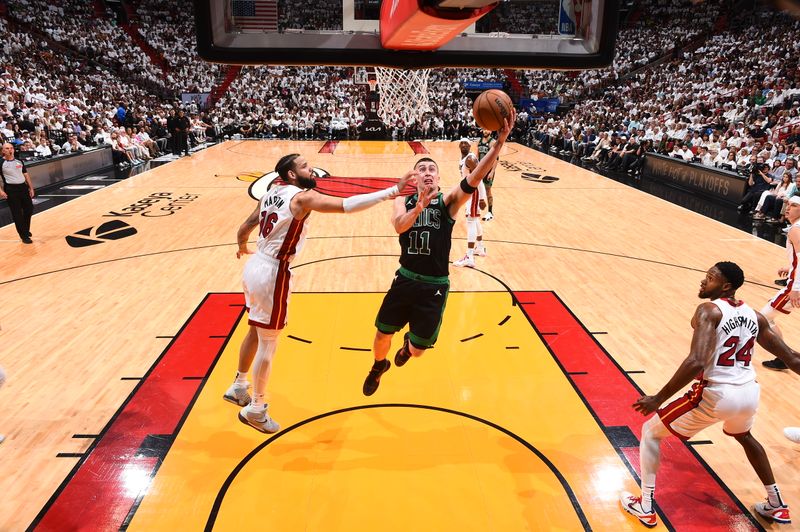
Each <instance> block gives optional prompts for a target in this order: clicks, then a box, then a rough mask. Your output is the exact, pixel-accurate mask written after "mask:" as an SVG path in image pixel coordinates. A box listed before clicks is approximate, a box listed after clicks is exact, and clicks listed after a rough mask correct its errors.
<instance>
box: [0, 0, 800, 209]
mask: <svg viewBox="0 0 800 532" xmlns="http://www.w3.org/2000/svg"><path fill="white" fill-rule="evenodd" d="M65 4H68V5H65ZM65 4H59V5H57V6H51V5H49V4H47V3H45V2H44V1H43V0H12V1H11V5H10V8H11V10H12V11H13V19H12V20H17V21H19V22H21V24H19V25H14V24H9V23H8V22H6V21H5V20H4V19H0V33H1V34H2V35H3V36H4V39H3V42H2V48H1V49H0V62H1V63H2V65H3V68H2V71H0V135H2V136H3V137H4V138H8V139H13V141H14V142H15V143H16V144H17V145H18V146H19V148H20V149H21V150H22V151H24V152H28V153H33V154H36V155H38V156H48V155H55V154H61V153H71V152H74V151H79V150H81V149H90V148H91V147H93V146H102V145H111V146H112V148H113V149H114V153H115V158H116V160H117V161H118V162H119V163H120V164H122V165H126V164H138V163H139V162H141V161H144V160H147V159H149V158H152V157H155V156H157V155H158V154H160V153H163V152H165V151H169V149H170V147H171V148H172V150H173V151H175V150H176V149H177V148H180V146H177V143H176V142H175V141H174V139H175V138H176V137H177V138H183V137H182V136H183V135H184V134H185V135H186V136H188V137H189V138H191V139H193V142H202V141H203V140H205V137H206V136H213V137H217V138H223V137H224V136H241V137H265V138H286V139H288V138H293V139H319V138H324V139H328V138H342V139H345V138H356V137H357V136H358V135H359V129H358V128H359V125H360V124H361V123H362V122H364V120H365V118H366V114H367V110H366V97H365V93H366V92H367V91H369V88H368V87H367V86H366V85H363V84H359V83H356V79H357V76H355V73H356V71H355V69H354V68H346V67H276V66H261V67H245V68H243V69H242V71H241V72H240V74H239V75H238V77H237V78H236V80H235V81H234V82H233V84H232V85H231V86H230V87H229V89H228V91H227V92H226V94H224V95H223V96H222V97H221V98H220V99H219V100H218V101H217V102H216V105H215V106H214V107H213V108H211V109H208V110H206V111H203V110H201V109H198V108H195V106H194V105H189V106H186V110H187V111H188V112H189V116H188V117H186V119H187V124H188V125H187V127H186V128H183V127H180V128H177V127H176V126H175V124H176V120H177V115H178V114H180V113H178V112H177V111H176V109H177V108H178V107H180V105H179V104H177V103H176V101H175V98H174V97H172V98H164V96H163V94H161V93H159V92H158V91H156V90H153V83H152V82H154V81H156V80H160V81H161V82H165V83H166V85H168V86H169V87H170V88H171V89H172V90H173V91H175V92H182V91H186V92H195V91H196V92H208V91H209V90H210V89H211V87H212V86H214V85H216V83H218V81H219V77H220V75H221V70H220V68H219V67H217V66H215V65H208V64H206V63H203V62H202V61H200V60H199V58H198V57H197V55H196V53H194V50H193V49H194V46H195V42H194V34H193V29H192V23H191V17H192V13H193V12H192V9H193V6H192V3H191V2H190V1H189V0H177V1H176V2H174V3H169V4H164V3H161V2H157V1H156V0H138V1H137V2H136V3H135V4H134V6H135V8H136V14H137V17H138V20H137V21H136V22H137V24H138V26H139V28H140V32H141V34H142V36H143V37H144V38H145V39H146V40H147V42H148V43H150V45H151V46H152V47H153V48H155V49H156V50H157V51H158V52H159V53H160V54H162V55H163V57H164V59H165V60H166V62H167V64H168V65H169V69H168V74H167V78H163V76H162V77H161V78H159V76H160V75H161V74H159V73H160V72H161V71H160V68H159V67H156V66H155V65H153V64H152V63H151V62H149V59H148V58H147V56H146V54H144V52H142V51H141V49H139V48H136V47H135V44H133V43H132V41H130V40H129V39H128V38H127V34H126V33H125V32H124V31H122V30H121V28H119V27H117V26H116V25H115V24H114V23H113V22H110V19H109V18H106V17H99V18H93V17H94V16H95V14H94V12H92V11H91V10H90V9H89V8H88V7H86V4H85V3H84V4H73V3H65ZM703 5H705V4H703ZM281 6H282V8H284V9H282V10H281V11H280V12H282V13H283V14H284V15H282V16H286V17H289V15H290V14H291V12H292V10H291V9H290V8H287V6H286V5H284V4H281ZM502 15H503V12H502V10H501V11H500V12H498V16H502ZM320 16H322V14H320ZM718 17H719V7H715V6H706V8H705V11H702V10H701V8H700V7H694V6H691V5H689V4H688V3H687V0H653V3H652V5H651V6H650V9H649V10H648V11H646V12H644V13H643V14H642V16H640V17H639V18H637V19H636V20H635V22H633V23H632V24H631V25H630V27H626V28H624V29H623V30H622V31H621V33H620V36H619V40H618V44H617V57H616V59H615V62H614V66H613V67H610V68H608V69H603V70H595V71H585V72H573V73H569V72H566V73H565V72H521V71H518V72H517V74H516V75H517V78H518V80H519V81H520V82H521V83H522V85H523V87H525V88H527V89H528V90H529V91H530V93H531V95H532V97H534V98H536V97H537V96H540V97H550V96H561V97H562V100H563V101H565V102H566V103H568V102H569V101H570V100H572V101H573V102H575V105H574V107H572V109H571V110H570V111H568V112H566V113H562V114H561V115H555V114H554V115H544V116H542V115H540V114H537V113H535V112H533V111H532V110H527V109H524V110H521V112H520V113H519V120H518V123H517V126H516V128H515V131H514V133H513V136H514V138H515V139H516V140H518V141H522V142H530V143H532V144H536V145H539V146H541V147H542V148H544V149H547V150H553V151H557V152H560V153H562V154H565V155H574V156H576V157H580V158H583V159H584V164H587V163H588V164H598V165H600V166H601V168H603V167H606V168H609V169H611V170H619V171H630V172H631V173H634V174H635V173H637V171H638V170H639V168H640V164H641V156H642V154H643V153H645V152H647V151H653V152H659V153H662V154H665V155H668V156H672V157H680V158H682V159H684V160H692V161H696V162H697V163H698V164H705V165H709V166H715V167H718V168H721V169H725V170H730V171H738V172H741V173H742V174H743V175H746V176H747V177H748V178H749V179H750V180H751V185H752V189H753V191H754V192H753V193H752V194H750V195H749V196H748V197H747V198H746V200H747V201H746V203H745V204H744V205H743V206H742V208H743V209H744V210H747V211H749V210H751V209H752V210H754V211H756V213H755V216H756V217H759V216H760V214H758V213H759V212H762V211H763V212H764V216H766V217H769V218H773V219H775V216H774V215H775V208H776V207H775V205H776V203H775V200H771V199H770V198H771V197H773V196H774V197H775V198H783V197H786V196H787V194H792V193H794V192H793V189H791V188H790V187H789V185H788V184H787V183H782V181H785V179H784V178H785V176H786V175H789V176H792V177H793V176H794V175H795V174H796V172H797V168H798V164H797V163H798V162H800V161H798V160H797V159H798V158H800V116H798V111H799V110H800V103H798V100H800V75H799V74H798V57H800V25H799V24H798V23H797V22H796V21H794V20H793V19H791V18H789V17H787V16H785V15H782V14H775V13H772V12H767V11H763V12H760V13H758V14H757V15H754V14H753V13H749V14H747V15H746V17H743V18H742V19H740V20H739V22H738V24H739V25H735V24H736V23H737V21H736V20H734V26H733V27H731V28H730V29H729V30H727V31H715V34H714V35H713V36H711V37H710V38H707V39H705V35H706V34H708V33H709V32H712V30H714V25H715V23H716V21H717V20H718ZM289 18H292V17H289ZM289 18H287V19H286V20H289ZM331 18H332V19H338V20H340V19H341V16H338V17H336V16H334V17H331ZM306 19H307V17H306ZM288 24H289V26H288V27H292V24H294V23H293V22H292V23H288ZM315 25H317V27H319V26H318V24H316V23H315ZM89 26H91V27H92V28H94V29H95V30H96V31H95V32H86V33H83V31H84V30H85V29H87V28H88V27H89ZM31 27H33V28H35V31H30V28H31ZM42 35H44V36H45V37H46V38H41V36H42ZM698 38H700V39H701V40H702V39H705V40H702V41H701V42H699V43H697V44H696V45H695V46H694V47H689V48H685V49H684V51H682V52H680V53H678V54H674V55H670V54H672V52H673V50H674V49H675V48H682V47H685V46H686V45H687V44H689V43H690V42H691V41H692V40H694V39H698ZM54 42H55V43H61V44H63V46H64V48H63V49H56V48H54V46H53V43H54ZM112 49H113V50H114V51H115V54H110V53H107V52H109V51H110V50H112ZM733 51H735V53H733ZM665 55H666V56H667V58H668V60H667V61H665V62H662V63H660V64H656V65H650V66H648V67H647V68H642V67H644V66H647V65H649V64H650V63H653V62H654V61H655V60H657V59H662V60H663V59H664V57H665ZM670 57H671V59H670ZM132 71H136V73H137V74H139V75H138V76H132V75H131V73H132ZM465 81H492V82H500V83H504V84H506V89H509V88H510V87H509V86H508V83H509V79H508V78H507V76H506V74H505V73H504V72H503V71H502V70H460V69H434V70H432V71H431V74H430V78H429V83H428V85H429V90H428V96H429V101H430V108H431V110H430V112H429V113H427V114H426V115H425V116H424V117H423V119H422V120H419V121H416V122H412V123H405V122H403V120H402V119H401V118H400V117H399V115H394V116H389V117H388V119H387V120H386V121H385V125H386V127H387V130H388V132H389V134H390V135H391V136H392V137H393V138H397V139H411V138H440V139H456V138H460V137H462V136H468V135H474V134H475V133H476V125H475V122H474V120H473V118H472V116H471V99H470V95H469V94H468V93H467V91H466V90H465V88H464V82H465ZM600 87H604V90H603V91H602V92H599V91H597V89H598V88H600ZM410 102H411V104H413V103H414V92H413V91H411V92H410ZM529 111H530V112H529ZM168 139H169V145H167V140H168ZM762 165H767V166H766V167H765V166H762ZM759 172H761V173H759ZM761 174H763V175H761ZM759 179H761V181H759ZM772 185H774V194H773V193H772V192H773V187H772Z"/></svg>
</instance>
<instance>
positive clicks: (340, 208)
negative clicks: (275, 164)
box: [291, 170, 417, 219]
mask: <svg viewBox="0 0 800 532" xmlns="http://www.w3.org/2000/svg"><path fill="white" fill-rule="evenodd" d="M416 175H417V172H416V171H415V170H411V171H409V172H406V174H405V175H404V176H403V177H401V178H400V180H399V181H398V182H397V184H396V185H393V186H391V187H389V188H386V189H383V190H379V191H377V192H370V193H368V194H358V195H356V196H350V197H349V198H334V197H333V196H325V195H323V194H320V193H319V192H317V191H316V190H314V189H311V190H305V191H303V192H301V193H299V194H295V196H294V197H293V198H292V206H291V207H292V215H293V216H294V217H295V218H297V219H300V218H304V217H305V216H306V215H307V214H308V213H309V212H311V211H317V212H338V213H351V212H359V211H363V210H366V209H369V208H370V207H373V206H375V205H377V204H378V203H380V202H382V201H384V200H387V199H390V198H394V197H395V196H397V195H398V194H399V192H400V191H401V190H403V189H404V188H405V186H406V184H407V183H408V182H409V181H411V180H412V179H413V178H415V177H416Z"/></svg>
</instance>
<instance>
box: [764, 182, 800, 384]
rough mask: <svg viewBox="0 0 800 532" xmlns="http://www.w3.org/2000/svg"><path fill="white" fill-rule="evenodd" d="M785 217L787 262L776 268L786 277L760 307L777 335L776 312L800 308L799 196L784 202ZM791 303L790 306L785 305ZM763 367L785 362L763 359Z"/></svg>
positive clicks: (783, 366)
mask: <svg viewBox="0 0 800 532" xmlns="http://www.w3.org/2000/svg"><path fill="white" fill-rule="evenodd" d="M786 219H787V220H789V223H791V224H792V225H791V228H790V229H789V234H787V235H786V258H787V260H788V262H789V265H788V266H785V267H783V268H781V269H780V270H778V275H779V276H780V277H784V276H785V277H786V286H784V287H783V288H782V289H781V290H779V291H778V293H777V294H775V297H773V298H772V299H770V300H769V303H767V304H766V306H764V308H762V309H761V314H763V315H764V317H765V318H767V320H769V325H770V327H772V328H773V329H774V330H775V332H776V333H778V335H780V336H781V337H783V333H782V332H781V330H780V328H779V327H778V326H777V325H776V324H775V317H776V316H777V315H778V313H779V312H780V313H782V314H789V313H790V312H791V309H792V308H800V279H798V276H797V273H798V272H797V266H798V262H800V257H798V253H800V196H792V197H791V198H789V201H788V203H787V204H786ZM787 304H791V306H789V305H787ZM762 364H763V365H764V367H765V368H768V369H773V370H784V369H787V368H786V364H784V363H783V361H782V360H780V359H777V358H776V359H773V360H765V361H764V362H762Z"/></svg>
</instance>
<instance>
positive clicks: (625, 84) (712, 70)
mask: <svg viewBox="0 0 800 532" xmlns="http://www.w3.org/2000/svg"><path fill="white" fill-rule="evenodd" d="M756 36H757V37H756ZM734 50H735V53H733V51H734ZM798 57H800V22H798V21H796V20H794V19H792V18H790V17H788V16H787V15H784V14H780V13H774V12H768V11H764V12H760V13H757V14H756V15H754V14H752V13H750V14H748V17H747V19H746V20H742V21H740V23H739V24H738V25H736V26H734V27H732V28H731V29H730V30H728V31H724V32H721V33H719V34H717V35H714V36H713V37H712V38H710V39H709V40H707V41H706V42H705V43H703V44H702V46H700V47H698V48H696V49H695V50H694V51H687V52H685V53H682V54H680V55H679V57H676V58H675V59H674V60H672V61H670V62H667V63H665V64H662V65H658V66H655V67H653V68H650V69H647V70H644V71H641V72H639V73H637V74H635V75H633V76H630V77H628V78H625V79H620V80H618V81H616V82H614V83H613V84H612V85H610V86H609V87H607V88H606V90H605V91H604V93H603V96H602V97H600V98H596V99H589V100H585V101H582V102H580V103H578V104H577V105H576V106H575V107H574V109H572V111H570V112H569V113H567V114H565V115H564V116H562V117H548V118H547V120H543V121H542V122H540V123H539V124H538V125H535V126H532V127H531V128H530V129H529V138H530V139H531V142H533V143H535V144H536V145H538V146H540V147H542V148H544V149H549V150H551V151H553V152H559V153H561V154H565V155H566V154H572V155H575V156H577V157H582V158H584V161H585V162H589V163H597V164H599V165H600V167H601V168H608V169H612V170H614V169H618V170H622V171H630V172H631V173H636V172H637V169H638V166H639V161H640V160H641V155H642V154H643V153H646V152H655V153H661V154H663V155H667V156H671V157H676V158H680V159H682V160H684V161H693V162H696V163H697V164H702V165H706V166H713V167H716V168H719V169H723V170H728V171H735V172H738V173H740V174H742V175H744V176H746V177H747V178H748V184H749V187H750V188H751V191H750V192H749V193H748V195H746V196H745V199H744V201H743V203H742V205H741V206H740V210H742V211H744V212H750V211H754V212H753V214H754V215H755V216H756V218H760V217H762V215H764V216H767V215H766V214H765V213H763V209H764V208H765V207H764V203H765V202H763V201H760V200H762V195H763V194H764V193H767V195H770V194H771V193H772V192H774V193H775V195H778V194H779V193H780V194H781V195H782V197H784V196H786V194H787V191H786V188H785V186H784V187H783V188H781V180H782V177H783V175H784V173H786V172H788V173H789V174H790V175H792V176H795V175H796V173H797V168H798V162H800V71H799V70H798ZM759 203H760V204H759ZM759 212H761V214H759ZM770 212H772V211H770ZM772 214H774V212H773V213H772ZM767 217H768V219H769V220H770V221H776V222H777V221H780V218H779V217H776V216H767Z"/></svg>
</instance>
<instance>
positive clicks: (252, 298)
mask: <svg viewBox="0 0 800 532" xmlns="http://www.w3.org/2000/svg"><path fill="white" fill-rule="evenodd" d="M242 286H243V288H244V301H245V305H246V306H247V310H248V312H249V314H250V318H249V319H248V321H247V323H249V324H250V325H255V326H256V327H263V328H265V329H283V328H284V327H285V326H286V316H287V311H288V307H289V294H290V293H291V291H292V272H291V270H290V269H289V263H288V262H286V261H279V260H277V259H273V258H269V257H266V256H264V255H261V254H259V253H256V254H255V255H253V256H252V257H250V259H249V260H248V261H247V264H246V265H245V267H244V273H243V274H242Z"/></svg>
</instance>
